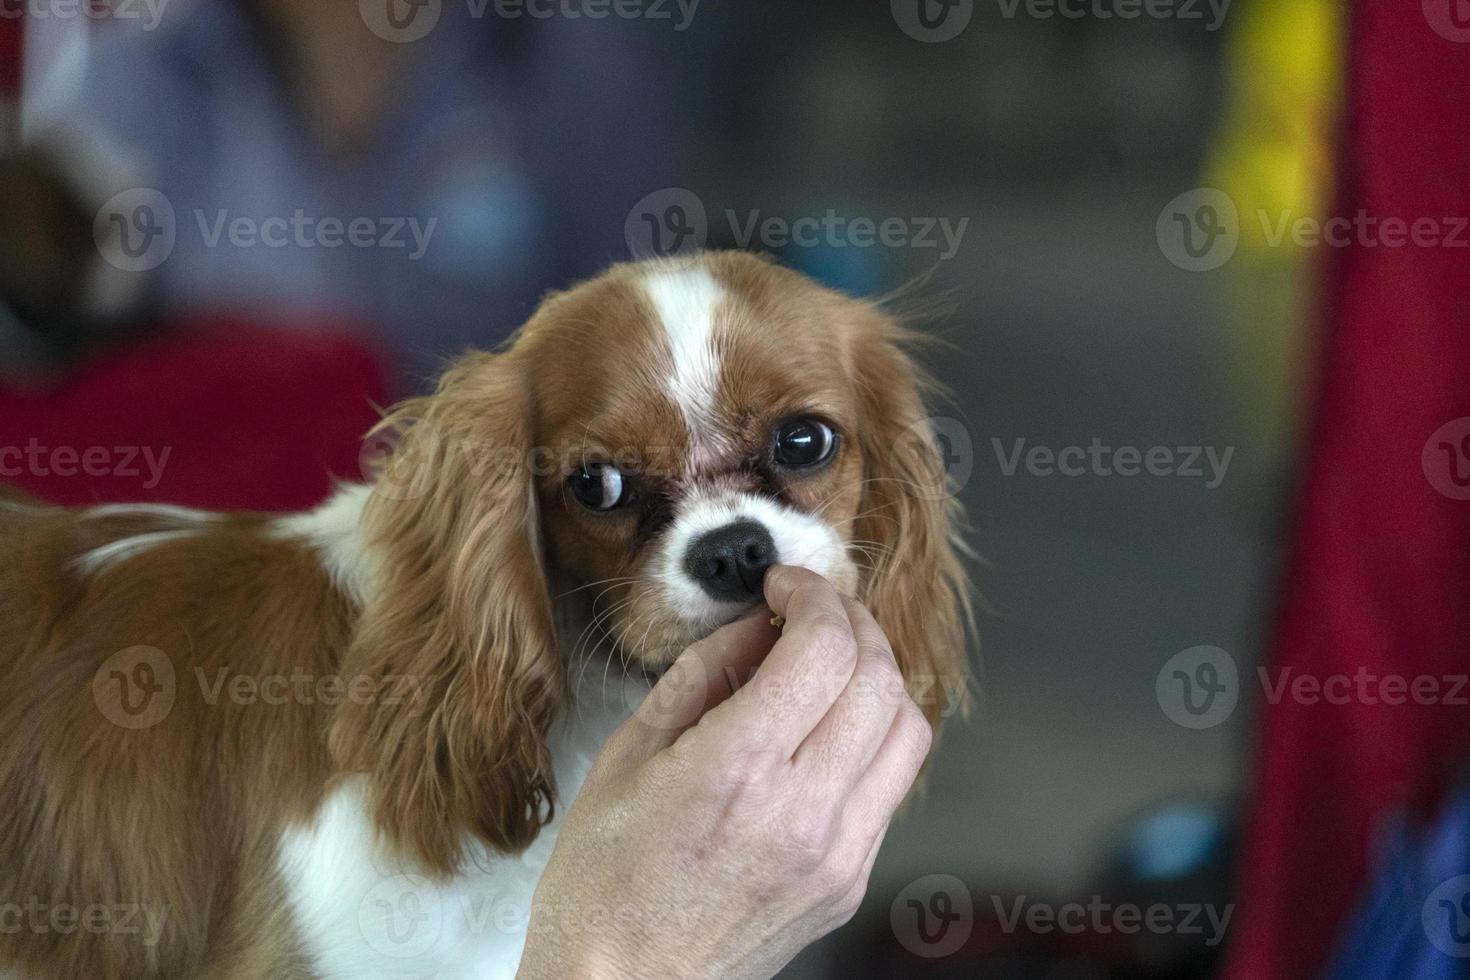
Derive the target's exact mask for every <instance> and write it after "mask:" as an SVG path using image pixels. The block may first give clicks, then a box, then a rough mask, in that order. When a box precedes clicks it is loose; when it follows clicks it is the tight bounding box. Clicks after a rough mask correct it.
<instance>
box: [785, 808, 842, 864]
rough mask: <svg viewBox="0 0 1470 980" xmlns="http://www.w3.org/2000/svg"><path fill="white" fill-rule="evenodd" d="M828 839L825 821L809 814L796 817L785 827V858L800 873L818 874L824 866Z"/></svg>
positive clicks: (829, 833) (828, 833) (829, 834)
mask: <svg viewBox="0 0 1470 980" xmlns="http://www.w3.org/2000/svg"><path fill="white" fill-rule="evenodd" d="M830 838H831V832H830V828H829V827H828V826H827V821H825V820H822V819H819V818H818V817H817V816H816V815H815V814H810V813H809V814H806V815H802V816H798V817H796V818H794V819H792V821H791V822H790V823H789V824H787V827H786V831H785V845H786V851H787V857H788V858H790V859H791V860H792V861H794V862H795V864H796V866H797V867H798V868H800V869H801V870H802V871H804V872H807V873H819V872H820V870H821V869H822V867H823V866H824V864H825V860H826V856H827V847H828V843H829V841H830Z"/></svg>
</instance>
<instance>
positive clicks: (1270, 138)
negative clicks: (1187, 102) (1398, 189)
mask: <svg viewBox="0 0 1470 980" xmlns="http://www.w3.org/2000/svg"><path fill="white" fill-rule="evenodd" d="M1343 6H1344V5H1343V4H1342V3H1341V0H1257V2H1255V3H1251V4H1250V5H1249V6H1245V5H1242V6H1241V7H1240V8H1238V12H1239V14H1240V16H1241V18H1242V19H1241V20H1240V21H1238V22H1237V23H1236V25H1235V26H1236V30H1235V32H1234V33H1233V34H1232V35H1231V36H1230V38H1229V39H1228V41H1227V46H1226V71H1227V77H1228V86H1229V94H1228V96H1227V102H1226V109H1225V114H1224V120H1223V125H1222V126H1221V128H1220V130H1219V132H1218V134H1217V138H1216V147H1215V152H1214V154H1213V157H1212V159H1211V161H1210V164H1209V167H1208V169H1207V172H1206V176H1207V179H1206V181H1205V183H1206V184H1208V185H1209V186H1211V187H1218V188H1219V189H1220V190H1222V191H1224V192H1225V193H1226V194H1228V195H1230V197H1231V198H1232V199H1233V200H1234V201H1235V205H1236V207H1237V208H1238V209H1239V212H1240V220H1241V238H1240V244H1241V248H1242V250H1243V251H1244V252H1245V253H1246V257H1249V256H1250V253H1252V252H1258V251H1260V250H1262V249H1271V250H1273V251H1274V250H1276V248H1278V247H1279V248H1280V249H1283V250H1290V249H1294V248H1296V246H1295V245H1293V244H1292V243H1291V236H1289V235H1288V236H1286V238H1285V239H1284V240H1283V241H1282V242H1281V243H1280V245H1279V246H1273V244H1272V243H1271V241H1270V236H1268V234H1267V230H1268V229H1270V228H1272V227H1276V226H1279V225H1280V224H1281V223H1282V220H1283V218H1288V217H1289V218H1290V220H1291V221H1295V220H1297V219H1299V218H1303V217H1307V218H1315V219H1320V218H1321V217H1322V215H1323V211H1324V210H1325V208H1326V206H1327V202H1328V196H1329V195H1330V194H1331V187H1332V178H1333V173H1332V169H1333V167H1332V164H1333V159H1332V146H1333V126H1334V123H1335V121H1336V118H1337V108H1338V104H1339V93H1340V89H1341V78H1342V37H1343V24H1342V21H1343V19H1344V15H1343V11H1342V8H1343Z"/></svg>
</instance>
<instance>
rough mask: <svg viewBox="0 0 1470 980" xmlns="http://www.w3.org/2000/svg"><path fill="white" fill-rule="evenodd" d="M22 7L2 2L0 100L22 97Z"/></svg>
mask: <svg viewBox="0 0 1470 980" xmlns="http://www.w3.org/2000/svg"><path fill="white" fill-rule="evenodd" d="M20 10H21V8H20V5H19V4H15V5H11V4H10V0H0V13H3V14H4V15H5V16H0V99H11V98H15V97H16V96H18V95H20V39H21V34H22V32H23V31H24V23H23V22H22V20H21V18H20Z"/></svg>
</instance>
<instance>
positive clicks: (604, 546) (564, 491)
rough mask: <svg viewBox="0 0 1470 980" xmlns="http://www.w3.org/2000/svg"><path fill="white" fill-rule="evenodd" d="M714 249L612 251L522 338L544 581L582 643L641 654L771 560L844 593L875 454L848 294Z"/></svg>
mask: <svg viewBox="0 0 1470 980" xmlns="http://www.w3.org/2000/svg"><path fill="white" fill-rule="evenodd" d="M719 259H720V261H708V260H707V261H705V262H701V263H684V264H673V263H669V264H663V265H657V266H653V267H648V266H634V267H630V268H627V269H625V270H620V274H615V275H612V276H609V277H605V278H603V279H601V280H597V281H595V282H593V283H591V284H589V285H586V286H583V287H581V288H580V289H577V290H574V291H572V292H571V293H568V294H565V295H563V296H560V297H558V298H556V299H555V300H553V301H552V302H550V303H549V304H548V305H547V306H546V307H545V308H544V309H543V311H542V313H541V315H539V316H538V317H537V319H536V320H535V321H533V323H532V325H531V326H530V327H529V328H528V330H527V331H526V334H525V336H524V338H523V339H522V341H521V343H522V344H524V345H525V347H526V350H527V352H528V354H529V355H530V356H529V357H528V359H527V363H528V364H529V366H530V369H531V374H532V400H533V402H534V403H535V404H536V406H537V409H538V412H539V418H538V420H537V425H536V432H537V441H538V443H540V444H541V445H542V446H544V447H545V451H544V456H543V459H542V460H541V465H538V466H536V467H534V469H535V470H536V479H537V497H538V500H539V503H540V510H541V518H542V521H543V522H544V526H545V533H546V540H547V544H548V548H549V556H548V558H549V562H550V564H551V565H552V567H554V568H555V569H556V570H557V571H558V572H559V573H561V574H560V577H561V578H562V579H565V580H566V582H565V586H564V587H563V586H561V585H559V586H558V589H559V591H565V588H575V589H577V590H578V591H579V593H580V594H581V595H582V597H583V598H584V599H585V600H586V601H585V602H583V603H581V604H580V605H581V606H582V607H584V608H587V609H588V610H589V611H590V613H591V615H592V616H593V617H595V622H596V626H594V627H591V628H590V629H588V631H587V635H586V636H585V637H584V638H583V639H584V642H587V641H590V640H591V639H593V638H595V637H599V636H602V635H606V636H610V637H612V638H613V639H614V640H615V641H616V643H617V646H618V647H619V649H620V650H621V652H622V653H623V654H624V655H625V656H627V657H630V658H637V659H639V660H642V661H643V662H645V663H648V664H650V665H654V666H658V665H664V664H667V663H668V662H670V661H671V660H672V659H673V658H674V657H676V656H677V655H678V654H679V652H680V651H681V650H683V649H684V648H685V647H686V646H688V645H689V643H690V642H692V641H693V640H696V639H698V638H700V637H702V636H704V635H706V634H707V633H709V632H710V631H711V630H713V629H714V628H716V627H718V626H720V625H722V624H724V623H726V622H729V621H730V620H732V619H734V618H736V617H737V616H739V615H740V614H741V613H742V612H744V611H745V610H747V609H748V608H750V607H751V606H752V605H753V604H755V603H758V602H760V601H761V580H762V576H763V575H764V572H765V569H766V568H767V567H768V566H770V565H773V564H777V563H783V564H792V565H802V566H805V567H807V568H810V569H812V570H814V571H816V572H818V573H820V574H822V575H824V576H826V577H827V578H828V579H829V580H831V581H832V582H833V583H834V584H835V585H836V586H837V587H838V588H839V589H841V590H842V591H844V592H846V593H848V594H850V595H856V594H857V592H858V586H859V582H860V575H859V562H860V561H861V560H863V559H862V555H863V551H862V549H863V548H865V547H867V548H871V545H867V544H864V543H862V542H858V541H855V540H854V532H855V518H857V516H858V511H859V506H860V504H861V500H862V484H863V477H864V473H865V472H867V471H868V470H869V469H871V462H870V461H869V460H867V459H865V451H864V445H863V439H864V424H865V417H864V414H865V413H864V408H863V400H862V397H861V393H860V392H859V390H858V385H859V384H860V383H861V372H860V371H859V361H860V359H861V357H862V355H863V348H864V342H863V338H862V337H861V336H860V335H859V331H860V330H861V329H862V324H861V322H857V321H854V320H853V319H852V318H851V315H852V314H853V313H854V311H855V310H856V309H857V306H856V304H852V303H851V302H850V301H846V300H842V299H841V298H840V297H836V296H835V294H832V293H829V292H828V291H826V290H823V289H820V288H819V287H817V286H815V285H814V284H812V283H811V282H809V281H808V280H806V279H804V278H802V277H800V276H798V275H796V274H794V273H790V272H787V271H785V270H782V269H780V268H777V267H775V266H772V265H769V264H767V263H764V262H760V261H758V260H754V259H750V258H748V257H744V256H722V257H719ZM845 313H846V314H848V315H849V318H848V319H844V314H845ZM870 553H871V552H870Z"/></svg>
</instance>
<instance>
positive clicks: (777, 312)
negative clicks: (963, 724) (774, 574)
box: [0, 252, 969, 980]
mask: <svg viewBox="0 0 1470 980" xmlns="http://www.w3.org/2000/svg"><path fill="white" fill-rule="evenodd" d="M912 339H913V338H912V336H911V334H910V332H909V331H908V330H906V329H905V328H904V327H903V326H902V325H901V324H900V323H899V322H898V320H897V319H896V318H895V317H893V316H891V315H889V314H888V313H886V312H884V310H883V309H882V308H881V307H880V305H878V304H874V303H871V302H867V301H863V300H858V299H854V298H850V297H847V296H845V295H842V294H839V293H837V292H835V291H832V290H830V289H827V288H824V287H822V286H820V285H818V284H816V283H814V282H812V281H811V280H809V279H807V278H805V277H804V276H801V275H799V274H798V273H796V272H793V271H790V270H788V269H785V268H782V267H780V266H779V265H776V264H774V263H772V262H770V261H768V260H765V259H763V258H759V257H756V256H753V255H750V254H745V253H736V252H730V253H706V254H698V255H694V256H686V257H678V258H671V259H659V260H650V261H644V262H636V263H627V264H622V265H617V266H614V267H613V268H611V269H610V270H609V271H607V272H605V273H604V274H602V275H601V276H599V277H597V278H595V279H592V280H590V281H588V282H585V283H582V284H580V285H578V286H576V287H575V288H572V289H570V290H569V291H566V292H563V293H556V294H552V295H550V296H549V297H547V298H546V300H545V301H544V302H543V303H542V305H541V306H540V307H539V309H538V310H537V311H536V313H535V314H534V315H533V316H532V318H531V319H530V320H529V321H528V322H527V323H526V324H525V325H524V326H523V327H522V328H521V329H520V330H519V331H518V332H517V334H516V335H515V336H514V337H513V338H512V339H511V341H510V342H508V343H507V344H506V345H505V346H504V347H503V348H501V349H500V350H499V351H498V352H494V353H485V352H475V353H470V354H468V355H466V356H464V357H463V358H462V359H460V360H459V361H457V362H456V363H455V364H454V365H453V366H452V367H451V368H450V369H449V370H448V372H447V373H446V374H445V375H444V376H443V377H442V378H441V379H440V381H439V383H438V385H437V388H436V389H435V390H434V391H433V393H432V394H429V395H427V396H424V397H420V398H414V399H411V400H409V401H406V402H404V403H403V404H401V405H399V406H397V407H396V408H394V409H393V410H391V411H390V412H388V413H387V414H386V417H385V418H384V420H383V422H382V425H381V426H379V428H378V429H377V430H375V432H374V433H373V434H372V435H371V437H370V439H369V441H368V443H367V445H368V447H369V449H368V451H367V453H366V455H365V460H366V461H367V466H366V469H367V471H368V475H369V476H370V477H371V479H370V480H368V481H367V482H365V483H363V484H360V485H358V484H352V485H342V486H340V487H338V489H337V490H336V491H335V492H334V493H333V495H332V496H331V497H330V498H329V499H328V500H326V502H325V503H323V504H321V505H320V506H319V507H318V508H317V509H316V510H313V511H311V512H309V513H304V514H297V515H288V516H271V515H261V514H222V513H207V512H201V511H196V510H190V509H185V508H181V507H174V506H167V505H161V504H115V505H105V506H97V507H92V508H89V509H78V510H67V509H61V508H55V507H49V506H45V505H43V504H42V503H40V502H37V501H35V500H31V499H27V498H25V497H22V496H20V495H19V494H8V495H5V496H3V497H0V620H3V622H5V623H6V624H7V626H8V628H7V630H6V631H5V634H4V636H3V638H0V665H3V675H4V677H5V678H6V680H5V682H4V683H3V684H0V869H3V870H0V977H4V978H5V980H52V978H55V980H62V978H64V980H73V978H77V977H87V978H136V977H189V978H206V980H247V978H249V980H254V978H262V980H264V978H272V980H279V978H282V977H320V978H351V980H362V978H367V977H390V976H392V977H400V976H426V975H433V976H466V977H467V976H471V975H473V976H477V977H481V976H500V975H504V976H510V975H513V974H514V971H515V969H516V963H517V960H518V957H519V955H520V950H521V948H522V945H523V943H524V938H525V932H526V920H527V917H528V915H529V904H530V900H531V895H532V892H533V890H534V888H535V884H536V880H537V877H538V875H539V873H540V870H541V868H542V867H544V865H545V862H546V860H547V857H548V856H549V854H550V850H551V847H552V844H553V843H554V840H555V832H556V828H557V825H558V822H559V818H560V814H561V813H562V812H563V811H564V810H565V808H566V807H567V806H568V805H569V803H570V801H571V800H572V798H573V797H574V796H575V794H576V791H577V789H578V787H579V786H580V785H581V782H582V780H583V779H584V777H585V776H586V773H587V770H588V769H589V768H590V766H591V763H592V760H593V758H594V757H595V756H596V754H597V751H598V748H599V746H600V745H601V743H602V741H603V740H604V739H605V738H606V737H607V736H608V735H609V734H610V733H611V732H612V731H613V730H615V729H616V727H617V726H618V725H619V724H621V723H622V721H623V720H625V719H626V718H627V717H628V715H629V714H630V712H631V710H632V707H633V706H636V704H637V701H638V698H639V697H640V696H641V694H642V693H646V691H647V682H646V680H644V679H643V678H644V676H645V675H646V673H647V672H649V671H654V672H656V671H658V670H660V669H662V668H664V667H666V666H667V665H668V664H669V663H671V662H672V660H673V659H674V658H675V657H676V656H677V655H678V653H679V652H680V651H681V650H683V649H684V648H686V647H687V646H688V645H689V644H691V643H692V642H694V641H696V640H698V639H700V638H701V637H703V636H705V635H707V634H709V633H710V632H711V631H713V630H714V629H716V628H717V627H719V626H720V625H722V624H724V623H728V622H730V621H731V620H733V619H735V618H736V617H738V616H740V615H742V614H744V613H746V612H747V611H749V610H750V609H752V608H753V607H755V606H758V605H759V604H760V602H761V581H762V578H763V574H764V571H765V569H766V568H768V567H770V566H771V565H773V564H775V563H785V564H794V565H801V566H805V567H807V568H810V569H812V570H814V571H816V572H818V573H819V574H821V575H823V576H825V577H826V578H827V579H828V580H830V581H831V582H832V583H833V584H834V585H835V586H836V587H837V588H838V589H839V590H840V591H842V592H844V593H845V594H848V595H851V596H854V597H856V598H858V599H860V600H861V601H862V602H864V603H865V604H866V605H867V606H868V607H869V608H870V609H871V610H872V611H873V613H874V615H875V617H876V618H877V620H878V622H879V624H880V625H881V626H882V627H883V629H884V630H885V632H886V633H887V635H888V636H889V637H890V639H891V640H892V644H893V648H894V651H895V655H896V657H897V659H898V661H899V664H900V667H901V668H902V671H903V674H904V676H905V678H906V681H907V683H908V684H909V685H910V692H911V693H913V696H914V697H915V700H917V701H918V702H919V703H920V706H921V707H923V708H924V710H925V712H926V714H927V715H928V717H929V719H930V721H931V723H934V724H936V725H937V724H938V723H939V721H940V719H941V718H942V717H943V716H945V715H946V714H948V713H949V712H950V711H952V710H953V709H954V708H955V706H956V704H957V703H958V702H959V701H960V700H962V699H963V697H964V694H965V688H966V680H965V678H966V677H967V676H968V674H967V672H966V670H965V653H964V649H965V644H964V640H965V634H966V626H965V623H966V620H967V616H968V596H969V586H968V583H967V581H966V574H965V571H964V565H963V562H962V558H961V555H962V545H961V543H960V539H959V535H958V529H959V521H960V514H959V511H958V507H957V504H956V503H955V501H954V498H953V496H952V494H950V493H948V492H946V489H945V487H944V486H943V473H944V467H943V462H944V461H943V459H942V458H941V455H940V451H939V446H938V444H937V441H936V438H935V436H934V433H933V431H932V426H931V425H930V423H929V420H928V417H927V415H926V411H925V408H924V397H925V395H926V392H927V391H928V388H929V385H928V382H927V381H926V379H925V376H924V375H923V373H922V372H921V371H920V369H919V368H918V367H917V366H916V363H915V361H914V360H913V359H912V358H911V356H910V354H909V353H907V352H906V351H907V349H908V346H909V342H910V341H911V340H912ZM302 424H303V425H309V424H310V420H309V419H303V420H302ZM593 651H596V652H593Z"/></svg>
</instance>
